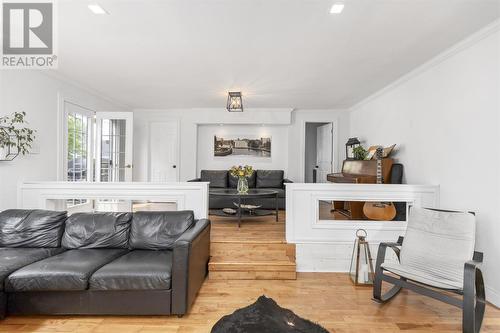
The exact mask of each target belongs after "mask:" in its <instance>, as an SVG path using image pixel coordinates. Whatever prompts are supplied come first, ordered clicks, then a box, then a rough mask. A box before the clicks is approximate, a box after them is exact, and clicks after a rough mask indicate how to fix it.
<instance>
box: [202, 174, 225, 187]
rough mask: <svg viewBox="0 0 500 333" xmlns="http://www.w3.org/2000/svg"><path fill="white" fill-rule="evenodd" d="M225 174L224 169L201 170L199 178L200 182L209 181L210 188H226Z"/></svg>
mask: <svg viewBox="0 0 500 333" xmlns="http://www.w3.org/2000/svg"><path fill="white" fill-rule="evenodd" d="M227 174H228V172H227V171H226V170H201V175H200V176H201V177H200V178H201V181H202V182H210V187H212V188H226V187H227Z"/></svg>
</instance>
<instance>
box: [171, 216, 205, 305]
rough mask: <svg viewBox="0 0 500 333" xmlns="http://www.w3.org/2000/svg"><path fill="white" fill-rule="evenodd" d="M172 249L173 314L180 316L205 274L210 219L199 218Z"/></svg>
mask: <svg viewBox="0 0 500 333" xmlns="http://www.w3.org/2000/svg"><path fill="white" fill-rule="evenodd" d="M173 252H174V253H173V265H172V314H177V315H183V314H185V313H187V312H188V311H189V308H190V307H191V304H192V303H193V301H194V299H195V297H196V294H197V293H198V291H199V290H200V288H201V285H202V284H203V281H205V278H206V276H207V274H208V261H209V259H210V221H209V220H207V219H201V220H198V221H197V222H196V224H195V225H194V226H193V227H192V228H190V229H189V230H187V231H186V232H184V233H183V234H182V236H181V237H179V238H178V239H177V240H176V241H175V243H174V248H173Z"/></svg>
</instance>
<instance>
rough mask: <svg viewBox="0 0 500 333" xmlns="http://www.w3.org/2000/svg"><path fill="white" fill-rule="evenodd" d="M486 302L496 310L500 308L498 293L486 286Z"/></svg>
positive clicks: (499, 295) (499, 294)
mask: <svg viewBox="0 0 500 333" xmlns="http://www.w3.org/2000/svg"><path fill="white" fill-rule="evenodd" d="M486 300H487V301H488V302H489V303H491V304H493V305H494V306H496V307H497V308H500V293H499V292H498V291H496V290H495V289H493V288H491V287H488V286H486Z"/></svg>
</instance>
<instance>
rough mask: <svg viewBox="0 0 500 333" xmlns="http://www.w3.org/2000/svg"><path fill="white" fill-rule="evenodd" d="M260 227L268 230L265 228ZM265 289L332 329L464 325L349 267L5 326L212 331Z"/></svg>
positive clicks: (277, 231) (499, 314) (231, 232)
mask: <svg viewBox="0 0 500 333" xmlns="http://www.w3.org/2000/svg"><path fill="white" fill-rule="evenodd" d="M214 220H215V221H214V226H213V229H212V230H213V235H212V240H214V241H219V242H223V241H224V240H231V239H239V240H241V241H242V242H244V241H245V240H246V241H250V242H258V241H262V240H266V239H268V240H272V241H275V242H277V243H280V242H282V241H283V239H284V224H283V221H284V215H281V216H280V222H278V223H276V222H273V223H271V222H270V221H266V220H263V221H261V222H263V224H262V225H259V224H258V223H259V221H257V220H256V221H254V222H250V223H247V224H245V223H243V224H242V227H241V229H238V227H237V225H235V224H231V223H230V222H229V221H227V220H224V221H223V220H218V219H214ZM259 228H260V229H261V230H262V229H264V230H265V232H264V233H263V232H262V231H261V232H259V231H258V230H259ZM260 295H267V296H269V297H272V298H274V299H275V300H276V301H277V302H278V303H279V304H280V305H281V306H283V307H286V308H289V309H291V310H293V311H294V312H295V313H297V314H298V315H299V316H302V317H304V318H307V319H309V320H312V321H315V322H318V323H319V324H321V325H322V326H324V327H325V328H326V329H328V330H329V331H330V332H337V333H342V332H352V333H375V332H380V333H393V332H407V333H412V332H415V333H417V332H418V333H422V332H442V333H448V332H461V312H460V310H459V309H457V308H454V307H452V306H449V305H446V304H443V303H440V302H438V301H434V300H432V299H429V298H426V297H423V296H420V295H417V294H415V293H413V292H407V291H403V292H402V293H401V294H400V295H398V296H397V297H396V298H395V299H394V300H393V301H392V302H390V303H389V304H385V305H379V304H377V303H374V302H373V301H372V300H371V288H367V287H354V286H353V285H352V284H351V282H350V281H349V278H348V276H347V275H346V274H340V273H299V274H297V280H285V281H279V280H274V281H273V280H271V281H270V280H209V279H207V280H206V281H205V284H204V285H203V287H202V289H201V290H200V293H199V295H198V297H197V299H196V301H195V303H194V305H193V307H192V309H191V312H190V314H189V315H186V316H184V317H183V318H177V317H175V316H174V317H114V316H80V317H77V316H71V317H62V316H57V317H54V316H46V317H44V316H37V317H7V318H6V319H5V320H4V321H1V322H0V332H18V333H19V332H60V333H65V332H66V333H69V332H72V333H86V332H93V333H132V332H133V333H148V332H149V333H153V332H156V333H158V332H164V333H173V332H176V333H188V332H200V333H204V332H207V333H208V332H210V329H211V327H212V326H213V325H214V323H215V322H216V321H217V320H218V319H219V318H221V317H222V316H224V315H226V314H230V313H232V312H233V311H234V310H236V309H238V308H241V307H244V306H246V305H249V304H251V303H252V302H254V301H255V300H256V299H257V298H258V297H259V296H260ZM481 332H484V333H488V332H500V310H499V309H496V308H494V307H492V306H488V308H487V310H486V318H485V321H484V324H483V329H482V331H481Z"/></svg>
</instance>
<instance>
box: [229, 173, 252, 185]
mask: <svg viewBox="0 0 500 333" xmlns="http://www.w3.org/2000/svg"><path fill="white" fill-rule="evenodd" d="M256 174H257V172H255V171H254V172H253V173H252V175H251V176H250V177H247V179H248V187H249V188H255V183H256ZM228 177H229V187H230V188H237V187H238V177H234V176H232V175H230V174H229V176H228Z"/></svg>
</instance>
